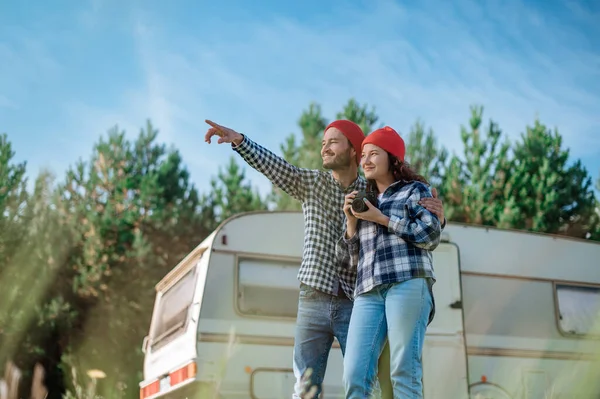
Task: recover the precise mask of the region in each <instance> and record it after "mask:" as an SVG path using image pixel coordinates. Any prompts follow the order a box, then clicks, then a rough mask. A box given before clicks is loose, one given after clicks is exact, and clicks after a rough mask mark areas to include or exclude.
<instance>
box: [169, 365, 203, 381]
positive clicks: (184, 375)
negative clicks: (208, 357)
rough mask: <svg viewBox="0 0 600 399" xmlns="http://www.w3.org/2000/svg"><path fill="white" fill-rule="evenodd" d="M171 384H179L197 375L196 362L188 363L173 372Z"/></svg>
mask: <svg viewBox="0 0 600 399" xmlns="http://www.w3.org/2000/svg"><path fill="white" fill-rule="evenodd" d="M169 376H170V377H171V386H174V385H177V384H179V383H181V382H183V381H186V380H189V379H190V378H194V377H195V376H196V362H192V363H188V364H186V365H185V366H183V367H181V368H179V369H177V370H175V371H173V372H171V373H170V374H169Z"/></svg>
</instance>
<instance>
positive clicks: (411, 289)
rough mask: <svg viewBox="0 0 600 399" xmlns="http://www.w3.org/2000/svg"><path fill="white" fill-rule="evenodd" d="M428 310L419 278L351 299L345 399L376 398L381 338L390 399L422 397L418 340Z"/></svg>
mask: <svg viewBox="0 0 600 399" xmlns="http://www.w3.org/2000/svg"><path fill="white" fill-rule="evenodd" d="M432 306H433V298H432V297H431V294H430V290H429V287H428V284H427V280H425V279H424V278H414V279H411V280H407V281H404V282H401V283H394V284H384V285H380V286H378V287H375V288H374V289H373V290H371V291H369V292H366V293H364V294H361V295H359V296H358V297H357V298H356V299H355V301H354V307H353V309H352V316H351V318H350V326H349V329H348V338H347V342H346V353H345V356H344V386H345V390H346V399H354V398H357V399H358V398H360V399H365V398H369V397H371V395H373V394H375V393H376V392H375V391H374V388H375V386H376V384H375V381H376V378H377V361H378V359H379V356H380V355H381V352H382V350H383V347H384V345H385V341H386V337H387V338H388V340H389V345H390V377H391V382H392V389H393V392H394V398H403V399H404V398H411V399H412V398H419V399H420V398H422V397H423V382H422V381H423V378H422V377H423V369H422V352H423V341H424V340H425V330H426V329H427V324H428V322H429V314H430V312H431V309H432Z"/></svg>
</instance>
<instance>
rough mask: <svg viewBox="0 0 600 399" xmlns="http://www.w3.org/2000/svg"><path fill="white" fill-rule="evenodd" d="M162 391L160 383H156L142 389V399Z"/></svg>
mask: <svg viewBox="0 0 600 399" xmlns="http://www.w3.org/2000/svg"><path fill="white" fill-rule="evenodd" d="M159 391H160V381H158V380H157V381H154V382H153V383H152V384H149V385H146V386H145V387H143V388H140V399H146V398H148V397H150V396H152V395H155V394H157V393H158V392H159Z"/></svg>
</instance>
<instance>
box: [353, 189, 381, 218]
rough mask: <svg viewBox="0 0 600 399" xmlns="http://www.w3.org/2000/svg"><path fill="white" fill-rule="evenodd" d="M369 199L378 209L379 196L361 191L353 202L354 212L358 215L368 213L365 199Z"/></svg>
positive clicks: (371, 192)
mask: <svg viewBox="0 0 600 399" xmlns="http://www.w3.org/2000/svg"><path fill="white" fill-rule="evenodd" d="M365 198H366V199H367V200H368V201H369V202H370V203H371V204H372V205H373V206H375V207H377V194H375V192H373V191H359V192H358V194H356V197H354V199H353V200H352V210H353V211H354V212H356V213H361V212H366V211H368V210H369V207H368V206H367V204H365V201H364V199H365Z"/></svg>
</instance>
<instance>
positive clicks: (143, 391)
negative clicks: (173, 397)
mask: <svg viewBox="0 0 600 399" xmlns="http://www.w3.org/2000/svg"><path fill="white" fill-rule="evenodd" d="M196 373H197V368H196V362H195V361H192V362H190V363H188V364H186V365H185V366H183V367H180V368H178V369H177V370H174V371H171V372H170V373H169V374H168V375H165V376H164V377H163V378H161V379H159V380H156V381H153V382H152V383H150V384H148V385H146V386H145V387H142V388H140V399H146V398H149V397H151V396H153V395H156V394H157V393H162V392H165V391H167V390H170V389H171V388H172V387H174V386H176V385H179V384H181V383H184V382H186V381H189V382H191V381H190V380H191V379H193V378H195V377H196Z"/></svg>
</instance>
